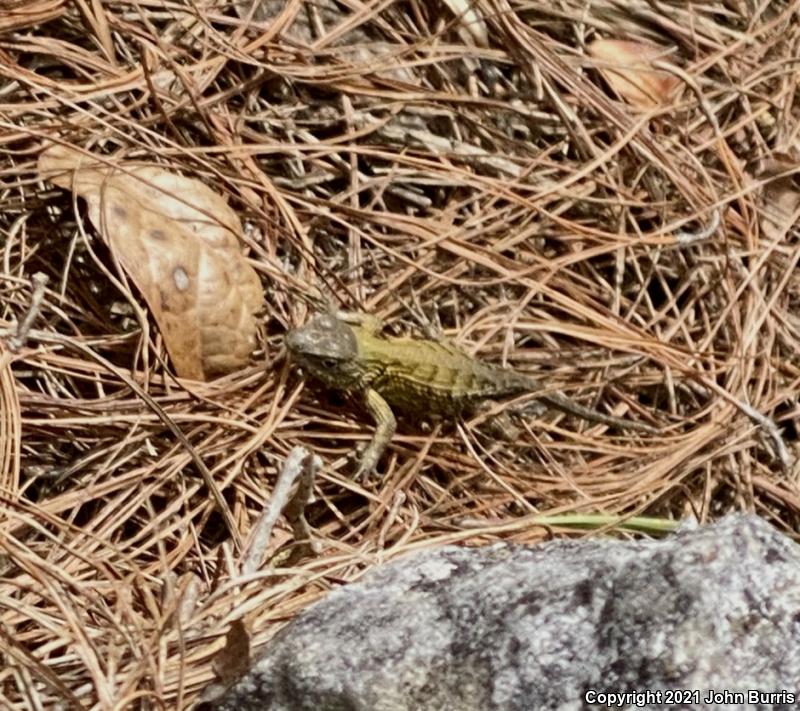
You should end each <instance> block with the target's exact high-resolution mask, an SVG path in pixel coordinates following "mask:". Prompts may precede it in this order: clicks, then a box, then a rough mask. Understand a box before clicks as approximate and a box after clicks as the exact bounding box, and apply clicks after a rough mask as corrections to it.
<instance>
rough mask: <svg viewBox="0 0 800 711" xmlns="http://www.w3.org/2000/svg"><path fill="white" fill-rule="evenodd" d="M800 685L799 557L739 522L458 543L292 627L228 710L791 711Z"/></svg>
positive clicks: (332, 601) (367, 581) (383, 573)
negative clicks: (529, 541) (631, 533)
mask: <svg viewBox="0 0 800 711" xmlns="http://www.w3.org/2000/svg"><path fill="white" fill-rule="evenodd" d="M669 690H682V691H684V692H686V693H690V694H692V695H691V696H689V697H688V698H684V699H683V703H674V701H676V700H680V699H676V698H675V697H669V696H668V695H667V694H668V691H669ZM711 690H713V691H715V692H717V693H720V694H722V693H725V692H728V693H729V694H733V693H743V694H744V698H743V699H740V698H738V697H731V696H728V697H726V698H725V699H724V701H725V702H726V703H723V704H722V705H720V704H716V703H713V702H708V701H705V699H706V697H707V695H708V694H709V693H710V691H711ZM750 690H758V691H761V692H762V693H767V692H774V693H776V694H777V695H776V696H774V697H772V698H766V697H761V698H759V699H758V700H756V701H757V702H756V703H746V702H748V701H753V700H755V699H754V698H753V697H749V698H748V696H747V694H748V692H749V691H750ZM799 690H800V548H799V547H798V546H797V545H796V544H795V543H793V542H792V541H790V540H789V539H787V538H785V537H783V536H782V535H781V534H779V533H778V532H777V531H776V530H775V529H773V528H772V527H771V526H769V525H768V524H767V523H765V522H764V521H762V520H761V519H758V518H755V517H747V516H732V517H728V518H726V519H724V520H722V521H720V522H719V523H716V524H714V525H711V526H708V527H705V528H694V529H691V530H681V531H679V532H678V533H676V534H675V535H673V536H671V537H669V538H667V539H665V540H660V541H650V540H648V541H635V542H630V541H617V540H580V541H569V540H560V541H552V542H549V543H546V544H543V545H539V546H533V547H526V546H520V545H508V544H498V545H493V546H489V547H486V548H461V547H455V546H448V547H445V548H440V549H438V550H431V551H427V552H424V553H420V554H418V555H414V556H412V557H408V558H405V559H402V560H400V561H397V562H394V563H392V564H390V565H386V566H383V567H381V568H379V569H376V570H374V571H372V572H371V573H369V574H368V575H366V576H365V577H364V578H363V580H362V581H361V582H359V583H357V584H353V585H348V586H346V587H343V588H341V589H340V590H337V591H335V592H333V593H331V594H330V595H328V597H327V598H325V599H324V600H322V601H321V602H320V603H318V604H317V605H315V606H313V607H311V608H310V609H309V610H307V611H306V612H304V613H303V614H301V615H300V616H299V617H298V618H297V619H295V620H294V622H292V623H291V624H289V625H287V627H285V628H284V629H283V630H282V631H281V632H280V633H279V634H278V635H277V636H276V637H275V638H274V639H273V640H272V641H271V642H270V643H269V644H268V645H267V651H266V654H265V655H264V656H263V657H262V658H261V659H260V660H259V661H257V662H256V663H255V664H254V665H253V667H252V669H251V670H250V672H249V673H248V674H247V675H246V676H245V677H244V678H243V679H241V680H240V681H239V682H238V683H237V684H235V685H234V686H233V687H232V688H231V689H229V690H228V692H227V694H226V695H225V696H224V697H223V698H222V699H221V700H219V701H218V702H217V703H216V705H215V706H214V708H215V709H217V710H218V711H234V709H235V710H237V711H250V710H255V709H258V710H260V711H263V710H269V711H306V710H307V711H472V710H473V709H474V710H475V711H493V710H497V711H501V710H502V711H523V710H524V711H536V710H538V709H559V710H561V711H563V710H566V709H584V708H586V709H588V708H605V705H604V704H602V703H601V704H592V703H590V702H591V701H592V700H593V699H592V697H591V696H589V697H588V698H587V694H590V693H591V691H596V692H599V693H609V692H613V693H620V692H639V693H640V694H645V693H646V692H651V696H650V697H649V698H648V697H645V696H643V695H642V696H639V697H631V698H629V699H627V700H623V701H627V702H626V703H621V704H619V705H616V707H617V708H630V709H633V708H646V709H675V708H694V709H712V708H713V709H720V708H743V709H744V708H747V709H783V708H786V709H788V708H797V706H798V704H796V703H795V701H796V699H797V693H798V691H799ZM658 694H661V695H660V696H658ZM695 694H696V696H695ZM600 700H602V699H600ZM614 700H615V699H614ZM671 701H672V702H673V703H670V702H671ZM637 704H638V705H637ZM612 705H613V704H612Z"/></svg>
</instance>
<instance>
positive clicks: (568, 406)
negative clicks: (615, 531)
mask: <svg viewBox="0 0 800 711" xmlns="http://www.w3.org/2000/svg"><path fill="white" fill-rule="evenodd" d="M382 329H383V322H382V320H381V319H380V318H378V317H377V316H373V315H369V314H362V313H354V312H339V313H337V314H333V313H323V314H318V315H316V316H314V317H313V318H312V319H311V320H310V321H309V322H308V323H306V324H305V325H304V326H301V327H299V328H295V329H291V330H289V331H288V332H287V334H286V339H285V340H286V347H287V350H288V351H289V355H290V357H291V358H292V360H293V361H295V362H296V363H297V364H298V365H300V366H301V368H303V370H304V371H305V372H307V373H310V374H311V375H312V376H313V377H314V378H316V379H317V380H319V381H321V382H322V383H323V384H324V385H326V386H328V387H329V388H333V389H336V390H341V391H344V392H346V393H350V394H359V395H361V396H362V397H363V399H364V404H365V405H366V408H367V410H368V411H369V413H370V414H371V415H372V417H373V419H374V420H375V424H376V430H375V434H374V436H373V437H372V440H371V441H370V443H369V444H368V445H367V448H366V449H365V450H364V453H363V455H362V457H361V461H360V463H359V466H358V470H357V472H356V478H362V477H365V476H367V475H369V474H370V473H371V472H372V471H373V470H374V469H375V467H376V466H377V464H378V460H379V459H380V457H381V455H382V454H383V452H384V450H385V449H386V447H387V445H388V444H389V442H390V441H391V439H392V437H393V436H394V433H395V429H396V426H397V422H396V418H395V415H394V410H397V411H401V412H405V413H410V414H418V415H422V416H427V415H434V416H442V415H443V416H458V415H460V414H461V413H463V412H464V411H465V410H469V409H471V408H473V407H474V406H475V405H477V404H480V403H481V402H483V401H487V400H499V399H502V398H505V397H510V396H513V395H521V394H523V393H526V392H536V391H539V390H541V385H540V384H539V383H538V382H537V381H536V380H534V379H533V378H531V377H529V376H526V375H524V374H523V373H519V372H517V371H514V370H510V369H507V368H501V367H498V366H495V365H492V364H490V363H487V362H485V361H482V360H479V359H477V358H473V357H472V356H470V355H468V354H467V353H465V352H464V351H463V350H461V349H460V348H459V347H458V346H457V345H455V344H454V343H452V342H449V341H447V340H444V339H441V340H424V339H418V338H408V337H404V338H385V337H382V336H381V331H382ZM539 399H540V400H542V401H543V402H545V403H546V404H548V405H551V406H553V407H556V408H558V409H559V410H562V411H564V412H568V413H570V414H572V415H576V416H577V417H580V418H582V419H585V420H589V421H592V422H597V423H602V424H606V425H609V426H611V427H615V428H618V429H630V430H638V431H640V432H648V433H651V434H652V433H655V432H657V430H656V429H655V428H653V427H651V426H650V425H647V424H645V423H642V422H636V421H633V420H627V419H624V418H621V417H614V416H613V415H606V414H604V413H602V412H598V411H596V410H593V409H591V408H588V407H584V406H583V405H579V404H578V403H576V402H574V401H572V400H570V399H569V398H567V397H565V396H564V395H562V394H560V393H542V394H541V395H540V396H539Z"/></svg>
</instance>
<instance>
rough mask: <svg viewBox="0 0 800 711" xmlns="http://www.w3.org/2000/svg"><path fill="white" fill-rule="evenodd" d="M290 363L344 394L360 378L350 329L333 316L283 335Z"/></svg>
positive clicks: (318, 319) (319, 317)
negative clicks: (342, 391)
mask: <svg viewBox="0 0 800 711" xmlns="http://www.w3.org/2000/svg"><path fill="white" fill-rule="evenodd" d="M286 347H287V348H288V349H289V354H290V355H291V358H292V360H294V361H295V362H296V363H297V364H298V365H300V366H301V367H302V368H303V370H305V371H306V372H308V373H310V374H311V375H312V376H314V377H315V378H317V379H318V380H321V381H322V382H323V383H325V385H327V386H328V387H332V388H338V389H341V390H347V389H348V388H350V387H352V386H353V385H355V384H356V383H358V380H359V378H360V377H361V369H360V368H359V367H358V342H357V341H356V336H355V334H354V333H353V329H352V328H351V327H350V326H349V325H347V324H346V323H344V322H343V321H340V320H339V319H337V318H336V317H335V316H333V315H332V314H320V315H319V316H315V317H314V318H312V319H311V320H310V321H309V322H308V323H307V324H306V325H305V326H301V327H300V328H295V329H293V330H291V331H289V332H288V333H287V334H286Z"/></svg>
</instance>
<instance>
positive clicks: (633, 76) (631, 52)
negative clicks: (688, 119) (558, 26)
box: [588, 39, 681, 109]
mask: <svg viewBox="0 0 800 711" xmlns="http://www.w3.org/2000/svg"><path fill="white" fill-rule="evenodd" d="M588 49H589V54H591V55H592V56H593V57H595V58H596V59H599V60H601V62H602V63H601V64H599V65H598V67H597V68H598V69H599V71H600V73H601V74H602V75H603V78H604V79H605V80H606V81H607V82H608V84H609V86H610V87H611V88H612V89H613V90H614V91H615V92H616V93H617V95H618V96H619V97H620V98H622V99H624V100H625V101H627V102H628V103H630V104H632V105H633V106H636V107H638V108H640V109H652V108H654V107H656V106H660V105H662V104H665V103H669V101H671V100H672V97H673V96H674V95H675V93H676V91H677V90H678V88H679V87H680V85H681V81H680V79H678V78H677V77H676V76H673V75H672V74H669V73H668V72H664V71H659V70H656V69H653V66H652V62H654V61H655V60H657V59H661V58H663V56H664V52H665V48H664V47H657V46H655V45H652V44H644V43H642V42H631V41H626V40H602V39H601V40H595V41H594V42H592V43H591V44H590V45H589V47H588Z"/></svg>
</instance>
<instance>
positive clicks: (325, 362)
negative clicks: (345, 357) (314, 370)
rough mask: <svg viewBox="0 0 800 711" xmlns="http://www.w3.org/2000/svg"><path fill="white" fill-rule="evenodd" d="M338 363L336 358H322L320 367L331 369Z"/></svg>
mask: <svg viewBox="0 0 800 711" xmlns="http://www.w3.org/2000/svg"><path fill="white" fill-rule="evenodd" d="M338 364H339V362H338V361H337V360H336V358H323V359H322V367H323V368H326V369H327V370H333V369H334V368H336V366H337V365H338Z"/></svg>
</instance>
